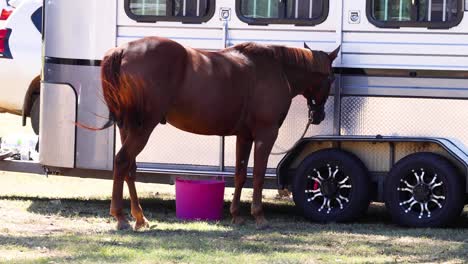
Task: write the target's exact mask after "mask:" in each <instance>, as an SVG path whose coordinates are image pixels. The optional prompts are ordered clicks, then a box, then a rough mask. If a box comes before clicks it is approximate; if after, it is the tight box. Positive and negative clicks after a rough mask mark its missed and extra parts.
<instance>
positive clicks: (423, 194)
mask: <svg viewBox="0 0 468 264" xmlns="http://www.w3.org/2000/svg"><path fill="white" fill-rule="evenodd" d="M431 194H432V192H431V189H430V187H429V186H428V185H427V184H418V185H416V186H415V187H414V189H413V195H414V199H415V200H416V201H418V202H427V201H429V200H430V198H431Z"/></svg>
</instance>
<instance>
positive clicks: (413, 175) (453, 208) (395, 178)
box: [384, 152, 465, 227]
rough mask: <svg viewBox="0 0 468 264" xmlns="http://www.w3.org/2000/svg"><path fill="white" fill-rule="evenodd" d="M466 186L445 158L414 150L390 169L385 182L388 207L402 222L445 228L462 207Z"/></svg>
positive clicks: (393, 216)
mask: <svg viewBox="0 0 468 264" xmlns="http://www.w3.org/2000/svg"><path fill="white" fill-rule="evenodd" d="M464 188H465V184H464V180H463V178H462V177H461V175H459V173H458V171H457V169H456V168H455V167H454V166H453V165H452V163H450V161H448V160H447V159H446V158H444V157H443V156H440V155H438V154H434V153H427V152H420V153H415V154H411V155H408V156H406V157H405V158H403V159H401V160H400V161H398V162H397V163H396V164H395V166H393V168H392V169H391V170H390V173H389V174H388V176H387V178H386V181H385V190H384V192H385V206H386V207H387V210H388V211H389V212H390V214H391V216H392V219H393V221H394V222H395V223H397V224H399V225H403V226H410V227H442V226H446V225H449V224H450V223H452V221H453V220H455V219H456V218H457V217H458V216H459V215H460V213H461V211H462V210H463V206H464V193H465V192H464ZM442 197H443V198H442ZM412 199H413V200H412ZM432 200H435V202H434V201H432ZM413 203H414V204H413Z"/></svg>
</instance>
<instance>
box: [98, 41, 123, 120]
mask: <svg viewBox="0 0 468 264" xmlns="http://www.w3.org/2000/svg"><path fill="white" fill-rule="evenodd" d="M121 63H122V50H117V49H114V50H113V51H112V52H111V53H110V55H107V56H105V57H104V59H103V60H102V62H101V82H102V91H103V95H104V100H105V102H106V104H107V107H108V108H109V121H108V122H107V123H106V124H105V125H104V126H103V128H102V129H105V128H107V127H110V126H112V125H113V124H114V123H115V122H117V121H118V120H120V119H121V116H122V110H121V109H122V108H121V107H122V102H121V101H122V100H121V98H120V93H119V90H120V89H119V88H120V65H121Z"/></svg>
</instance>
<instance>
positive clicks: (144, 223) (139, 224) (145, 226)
mask: <svg viewBox="0 0 468 264" xmlns="http://www.w3.org/2000/svg"><path fill="white" fill-rule="evenodd" d="M149 227H150V224H149V222H148V220H147V219H146V218H143V221H141V222H138V221H137V222H136V223H135V229H134V230H135V231H140V230H142V229H148V228H149Z"/></svg>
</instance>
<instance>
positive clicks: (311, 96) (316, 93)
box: [303, 43, 340, 125]
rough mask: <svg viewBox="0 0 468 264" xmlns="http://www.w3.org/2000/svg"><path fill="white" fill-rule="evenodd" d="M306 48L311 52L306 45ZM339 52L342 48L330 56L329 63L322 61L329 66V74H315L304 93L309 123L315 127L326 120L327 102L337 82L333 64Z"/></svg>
mask: <svg viewBox="0 0 468 264" xmlns="http://www.w3.org/2000/svg"><path fill="white" fill-rule="evenodd" d="M304 47H305V48H306V49H309V50H311V49H310V48H309V47H308V46H307V44H305V43H304ZM339 51H340V47H338V48H337V49H336V50H334V51H333V52H332V53H330V54H328V61H322V63H326V64H327V65H325V67H327V68H328V73H326V74H325V73H316V74H314V75H313V78H312V79H311V80H310V83H309V84H308V86H307V88H306V89H305V90H304V92H303V95H304V97H305V98H306V99H307V105H308V107H309V121H310V122H311V123H312V124H314V125H318V124H320V122H322V121H323V119H325V103H326V102H327V99H328V95H329V94H330V88H331V86H332V84H333V82H334V81H335V75H334V73H333V68H332V64H333V61H334V60H335V59H336V57H337V56H338V52H339Z"/></svg>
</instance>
